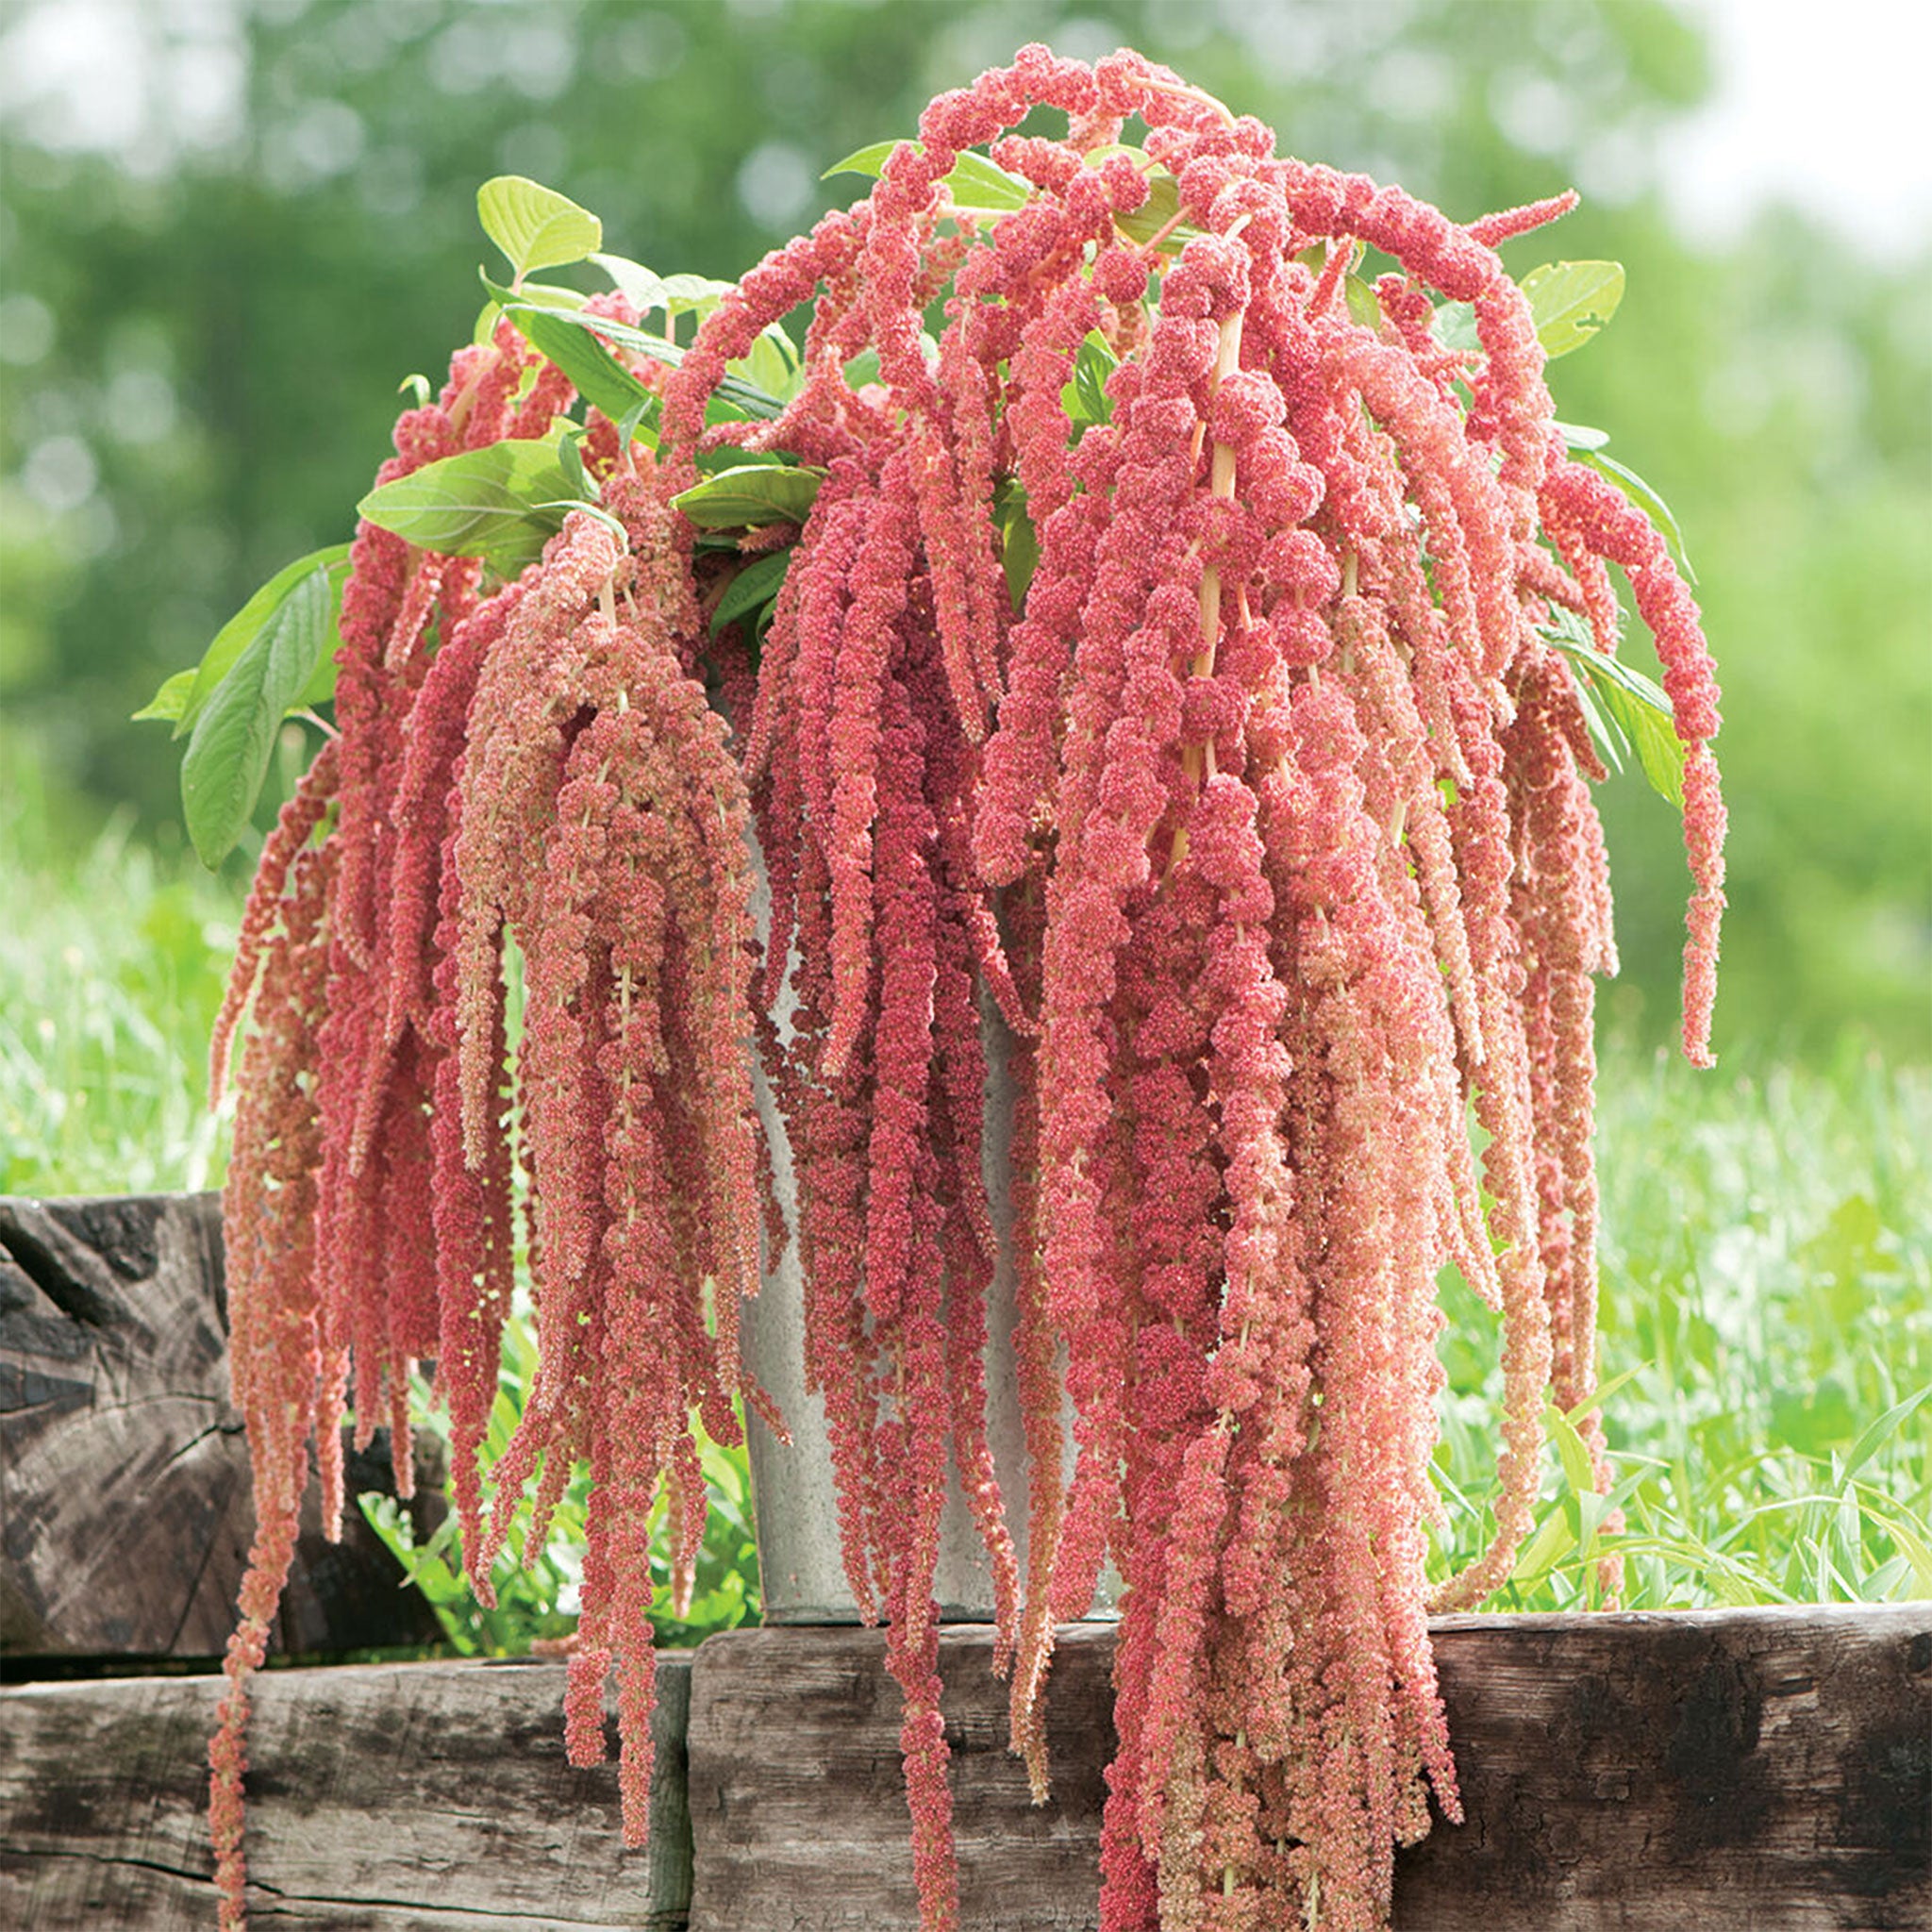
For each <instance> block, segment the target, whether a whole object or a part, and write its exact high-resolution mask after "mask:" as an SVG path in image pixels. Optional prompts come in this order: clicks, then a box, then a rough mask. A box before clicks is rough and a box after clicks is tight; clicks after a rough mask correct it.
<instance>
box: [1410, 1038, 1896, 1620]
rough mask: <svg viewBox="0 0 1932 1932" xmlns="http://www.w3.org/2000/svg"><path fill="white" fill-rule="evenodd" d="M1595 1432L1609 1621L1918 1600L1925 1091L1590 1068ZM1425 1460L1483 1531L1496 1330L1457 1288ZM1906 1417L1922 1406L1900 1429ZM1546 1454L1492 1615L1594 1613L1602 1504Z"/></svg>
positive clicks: (1846, 1075)
mask: <svg viewBox="0 0 1932 1932" xmlns="http://www.w3.org/2000/svg"><path fill="white" fill-rule="evenodd" d="M1599 1089H1600V1098H1601V1125H1600V1131H1599V1137H1598V1168H1599V1173H1600V1175H1601V1181H1602V1187H1603V1195H1604V1224H1605V1239H1604V1253H1603V1280H1602V1301H1601V1311H1600V1313H1601V1329H1602V1344H1601V1350H1600V1357H1599V1359H1600V1363H1601V1372H1602V1375H1603V1378H1604V1380H1605V1382H1606V1384H1607V1385H1611V1393H1610V1398H1609V1401H1608V1402H1607V1405H1606V1409H1605V1416H1606V1426H1607V1435H1608V1439H1609V1446H1610V1462H1611V1468H1612V1473H1613V1475H1614V1478H1615V1499H1616V1500H1618V1501H1620V1502H1621V1503H1622V1507H1623V1508H1624V1515H1625V1518H1626V1521H1627V1529H1626V1533H1625V1535H1624V1538H1622V1539H1621V1546H1622V1548H1623V1551H1624V1566H1625V1580H1624V1591H1623V1593H1622V1601H1623V1602H1624V1605H1625V1606H1626V1607H1630V1608H1636V1609H1663V1608H1690V1607H1698V1606H1703V1605H1711V1604H1733V1603H1780V1602H1789V1601H1801V1602H1802V1601H1815V1602H1825V1601H1867V1602H1871V1601H1881V1600H1885V1599H1889V1598H1905V1597H1924V1596H1932V1529H1928V1527H1927V1524H1928V1517H1932V1235H1928V1230H1932V1152H1928V1150H1932V1072H1928V1071H1927V1070H1924V1069H1915V1070H1888V1069H1887V1068H1885V1067H1884V1066H1883V1065H1881V1064H1880V1063H1879V1062H1878V1061H1877V1060H1876V1059H1875V1058H1870V1057H1868V1056H1865V1055H1863V1054H1860V1053H1857V1052H1856V1051H1853V1050H1847V1051H1845V1052H1844V1053H1842V1054H1841V1055H1840V1058H1838V1060H1837V1061H1836V1063H1835V1064H1833V1065H1831V1066H1829V1067H1826V1068H1824V1069H1820V1070H1805V1069H1800V1068H1795V1067H1781V1068H1777V1069H1774V1070H1773V1071H1771V1072H1769V1073H1768V1074H1764V1075H1762V1076H1761V1077H1752V1076H1744V1075H1729V1074H1724V1073H1723V1072H1719V1073H1716V1074H1697V1073H1695V1072H1693V1071H1692V1070H1691V1068H1689V1067H1687V1066H1686V1065H1684V1064H1683V1063H1682V1062H1681V1061H1678V1060H1673V1059H1667V1058H1658V1059H1657V1060H1656V1061H1651V1062H1646V1061H1644V1060H1641V1059H1639V1058H1636V1057H1635V1056H1632V1055H1630V1054H1627V1053H1618V1052H1614V1051H1613V1052H1610V1053H1608V1054H1607V1055H1606V1056H1605V1063H1604V1071H1603V1075H1602V1078H1601V1080H1600V1082H1599ZM1448 1305H1449V1308H1450V1314H1451V1327H1450V1330H1449V1332H1448V1333H1447V1335H1446V1336H1445V1338H1444V1341H1443V1357H1444V1360H1445V1362H1446V1363H1447V1365H1448V1369H1449V1374H1450V1381H1451V1394H1450V1396H1449V1399H1448V1401H1447V1403H1446V1405H1445V1418H1444V1432H1443V1441H1442V1444H1441V1449H1440V1451H1439V1455H1438V1461H1439V1465H1440V1466H1441V1469H1442V1471H1443V1473H1444V1474H1445V1476H1446V1477H1447V1478H1448V1482H1447V1483H1446V1484H1445V1493H1447V1494H1448V1495H1449V1496H1450V1498H1451V1502H1450V1515H1451V1528H1450V1534H1449V1537H1448V1538H1447V1540H1446V1541H1447V1544H1448V1548H1449V1550H1450V1551H1451V1552H1453V1554H1454V1555H1455V1557H1457V1559H1458V1560H1459V1559H1462V1558H1464V1557H1467V1555H1468V1554H1470V1552H1471V1551H1472V1550H1473V1548H1474V1546H1475V1545H1476V1543H1477V1542H1478V1541H1479V1540H1480V1538H1481V1536H1482V1535H1483V1534H1484V1533H1485V1531H1486V1528H1487V1524H1488V1518H1487V1514H1486V1512H1485V1511H1484V1510H1483V1509H1482V1508H1481V1507H1480V1505H1479V1503H1477V1502H1475V1501H1472V1500H1466V1499H1472V1498H1480V1497H1481V1496H1483V1495H1484V1494H1486V1493H1487V1492H1488V1491H1489V1489H1490V1488H1491V1484H1492V1477H1491V1459H1492V1457H1493V1435H1494V1424H1493V1416H1494V1407H1493V1405H1494V1399H1495V1391H1496V1389H1497V1387H1498V1377H1497V1375H1496V1374H1495V1372H1494V1369H1493V1367H1492V1366H1491V1365H1492V1363H1493V1360H1494V1348H1495V1342H1494V1336H1495V1321H1494V1318H1493V1317H1492V1316H1491V1315H1490V1314H1489V1312H1488V1311H1487V1310H1486V1309H1484V1308H1482V1307H1480V1306H1479V1305H1478V1304H1477V1303H1476V1302H1475V1300H1474V1297H1473V1296H1472V1295H1470V1294H1469V1293H1468V1292H1467V1291H1464V1290H1461V1289H1460V1288H1459V1287H1458V1288H1457V1289H1455V1290H1453V1291H1452V1292H1451V1294H1450V1296H1449V1303H1448ZM1922 1404H1923V1405H1924V1406H1923V1407H1921V1405H1922ZM1553 1427H1554V1430H1555V1433H1556V1434H1557V1437H1558V1446H1559V1448H1560V1449H1568V1450H1569V1451H1570V1454H1569V1455H1568V1456H1567V1457H1566V1456H1560V1455H1559V1456H1557V1457H1552V1458H1550V1460H1549V1466H1548V1468H1547V1469H1546V1471H1545V1482H1544V1491H1543V1509H1542V1513H1541V1518H1540V1521H1539V1524H1538V1527H1537V1529H1536V1531H1535V1532H1534V1533H1533V1535H1532V1536H1531V1538H1530V1540H1529V1542H1528V1544H1527V1545H1526V1546H1525V1548H1524V1553H1523V1557H1522V1558H1521V1560H1520V1561H1519V1562H1518V1564H1517V1568H1516V1575H1515V1578H1514V1579H1513V1580H1512V1582H1511V1584H1510V1586H1509V1587H1508V1588H1507V1590H1506V1591H1504V1592H1503V1593H1502V1595H1501V1596H1500V1597H1499V1598H1497V1599H1496V1601H1495V1602H1494V1603H1493V1604H1492V1606H1491V1607H1493V1608H1498V1609H1570V1608H1577V1607H1583V1606H1584V1605H1586V1604H1588V1603H1591V1602H1594V1601H1595V1600H1596V1597H1595V1592H1596V1579H1595V1574H1594V1573H1595V1562H1594V1559H1595V1557H1596V1556H1597V1555H1598V1554H1599V1553H1600V1551H1601V1549H1602V1547H1603V1545H1602V1543H1601V1541H1600V1540H1599V1539H1598V1537H1597V1536H1596V1534H1595V1532H1596V1530H1597V1528H1598V1525H1599V1524H1600V1521H1601V1516H1602V1506H1601V1505H1600V1504H1599V1503H1598V1501H1597V1499H1596V1498H1595V1497H1593V1496H1592V1495H1591V1494H1590V1493H1589V1491H1588V1485H1587V1482H1585V1481H1581V1480H1579V1478H1580V1477H1581V1475H1582V1469H1581V1467H1580V1465H1579V1462H1578V1454H1579V1452H1580V1447H1581V1445H1580V1443H1578V1442H1577V1441H1576V1440H1575V1435H1574V1429H1571V1428H1569V1427H1568V1426H1567V1425H1566V1424H1564V1423H1563V1422H1562V1421H1561V1420H1560V1419H1556V1418H1553Z"/></svg>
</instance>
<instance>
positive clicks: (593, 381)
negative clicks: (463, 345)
mask: <svg viewBox="0 0 1932 1932" xmlns="http://www.w3.org/2000/svg"><path fill="white" fill-rule="evenodd" d="M492 287H493V285H492ZM496 292H497V294H498V297H499V299H500V300H501V301H502V303H503V312H504V313H505V314H506V315H507V316H508V317H509V319H510V321H511V323H512V324H513V325H515V327H516V328H517V330H518V332H519V333H520V334H521V335H522V336H523V338H524V340H525V341H526V342H528V343H529V345H530V346H531V348H533V349H535V350H536V352H537V353H538V354H539V355H540V356H542V357H544V358H547V359H548V360H549V361H552V362H554V363H556V365H557V366H558V368H559V369H560V370H562V371H563V373H564V374H565V375H567V376H569V377H570V379H571V383H572V385H573V386H574V387H575V390H576V392H577V393H578V394H579V395H580V396H582V397H583V399H584V400H585V402H587V403H589V404H590V405H591V408H596V409H601V410H603V412H604V413H605V415H607V416H608V417H609V418H610V420H611V421H612V422H613V423H618V422H622V421H623V420H624V419H625V417H626V416H628V415H629V414H630V413H631V411H632V410H633V409H639V408H641V409H643V410H645V411H646V412H647V413H654V412H655V408H656V405H657V401H658V399H657V397H656V396H655V395H654V394H653V393H652V392H651V391H650V390H649V389H647V388H646V387H645V386H644V385H643V384H642V383H641V382H640V381H639V380H638V379H637V377H636V376H635V375H632V374H631V373H630V371H629V370H628V369H626V368H625V367H624V365H623V364H622V363H621V362H619V361H618V359H617V358H616V357H615V356H613V355H612V354H611V353H610V351H609V350H608V349H607V348H606V347H605V346H604V344H603V343H602V342H600V341H598V340H597V338H596V337H595V336H594V335H592V334H591V333H589V327H588V319H585V318H579V317H578V316H577V315H576V314H575V312H571V313H568V314H566V313H562V312H559V311H558V310H557V309H555V308H541V307H536V306H533V305H531V304H529V303H525V302H523V301H521V300H518V299H515V298H512V297H511V296H510V294H509V291H508V290H500V291H496Z"/></svg>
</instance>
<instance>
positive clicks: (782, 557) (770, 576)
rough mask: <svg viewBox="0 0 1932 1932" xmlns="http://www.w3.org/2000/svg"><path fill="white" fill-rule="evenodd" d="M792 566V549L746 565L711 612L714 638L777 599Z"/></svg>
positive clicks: (780, 551)
mask: <svg viewBox="0 0 1932 1932" xmlns="http://www.w3.org/2000/svg"><path fill="white" fill-rule="evenodd" d="M790 568H791V551H790V550H789V549H786V550H774V551H773V552H772V553H771V555H770V556H768V557H760V558H757V559H755V560H754V561H753V562H751V563H748V564H746V565H745V567H744V568H743V569H742V570H741V571H740V572H739V573H738V575H736V576H735V577H733V578H732V579H731V584H730V588H729V589H727V590H726V591H725V592H724V595H723V596H722V597H720V598H719V599H718V608H717V609H715V610H714V611H712V612H711V635H712V636H713V637H716V636H717V634H718V633H719V632H720V631H721V630H723V629H724V626H725V625H727V624H730V623H733V622H734V621H735V620H737V619H738V618H741V617H742V616H743V615H744V614H745V612H746V611H748V610H756V609H757V608H758V606H759V605H760V604H765V603H769V602H770V601H771V599H772V598H774V597H775V596H776V595H777V594H778V587H779V585H781V584H782V583H783V582H784V581H785V573H786V571H787V570H788V569H790Z"/></svg>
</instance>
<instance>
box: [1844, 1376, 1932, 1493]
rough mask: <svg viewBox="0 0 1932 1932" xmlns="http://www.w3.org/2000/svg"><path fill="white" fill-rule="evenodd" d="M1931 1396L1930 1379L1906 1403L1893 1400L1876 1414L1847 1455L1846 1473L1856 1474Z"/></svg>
mask: <svg viewBox="0 0 1932 1932" xmlns="http://www.w3.org/2000/svg"><path fill="white" fill-rule="evenodd" d="M1927 1397H1932V1382H1928V1383H1927V1384H1926V1385H1925V1386H1924V1388H1923V1389H1915V1390H1914V1391H1912V1392H1911V1394H1909V1395H1907V1397H1906V1398H1905V1400H1904V1401H1903V1402H1895V1403H1893V1404H1892V1406H1891V1407H1890V1408H1888V1409H1887V1410H1886V1411H1885V1413H1884V1414H1883V1415H1881V1416H1876V1417H1874V1419H1873V1420H1872V1421H1871V1422H1869V1423H1867V1424H1865V1426H1864V1427H1863V1428H1862V1429H1860V1430H1859V1432H1858V1440H1857V1441H1856V1442H1854V1443H1853V1444H1852V1446H1851V1448H1850V1450H1849V1451H1848V1452H1847V1453H1846V1456H1845V1467H1844V1475H1845V1477H1846V1479H1847V1480H1849V1478H1851V1477H1852V1476H1854V1475H1856V1474H1857V1473H1858V1471H1859V1470H1861V1469H1863V1468H1864V1466H1865V1465H1866V1464H1867V1463H1868V1462H1870V1461H1871V1459H1872V1458H1873V1457H1874V1456H1875V1455H1876V1454H1877V1453H1878V1452H1879V1450H1880V1449H1882V1448H1884V1446H1885V1444H1886V1442H1887V1441H1889V1440H1890V1438H1891V1437H1892V1436H1894V1435H1895V1434H1897V1432H1898V1429H1899V1427H1900V1425H1901V1424H1904V1423H1906V1422H1907V1421H1909V1420H1910V1418H1911V1415H1912V1412H1913V1411H1914V1410H1915V1409H1917V1408H1918V1407H1919V1406H1920V1405H1921V1404H1922V1403H1924V1401H1925V1400H1926V1399H1927Z"/></svg>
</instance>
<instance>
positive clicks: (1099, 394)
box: [1060, 329, 1120, 442]
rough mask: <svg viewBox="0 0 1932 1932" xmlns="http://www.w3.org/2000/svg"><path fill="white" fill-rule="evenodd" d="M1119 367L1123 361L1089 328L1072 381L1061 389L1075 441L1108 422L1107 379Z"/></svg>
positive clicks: (1062, 401)
mask: <svg viewBox="0 0 1932 1932" xmlns="http://www.w3.org/2000/svg"><path fill="white" fill-rule="evenodd" d="M1119 367H1120V358H1118V357H1117V356H1116V355H1115V354H1114V353H1113V351H1112V350H1111V349H1109V348H1108V346H1107V342H1106V340H1105V338H1103V337H1102V336H1100V335H1098V334H1097V333H1095V332H1094V331H1093V330H1091V329H1090V330H1089V331H1088V333H1087V336H1086V339H1085V340H1084V341H1082V342H1081V344H1080V347H1079V351H1078V353H1077V354H1076V355H1075V356H1074V375H1073V380H1072V381H1070V382H1068V383H1066V384H1065V385H1064V386H1063V387H1062V388H1061V390H1060V407H1061V408H1064V409H1065V410H1066V412H1067V416H1068V420H1069V421H1070V422H1071V423H1072V424H1073V425H1074V441H1075V442H1077V441H1079V440H1080V433H1081V431H1082V430H1084V429H1086V428H1087V427H1088V426H1089V425H1091V424H1094V423H1105V422H1107V421H1108V418H1109V417H1111V416H1112V414H1113V403H1112V400H1111V399H1110V398H1109V397H1108V393H1107V380H1108V376H1110V375H1112V374H1113V373H1114V371H1115V370H1116V369H1118V368H1119Z"/></svg>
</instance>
